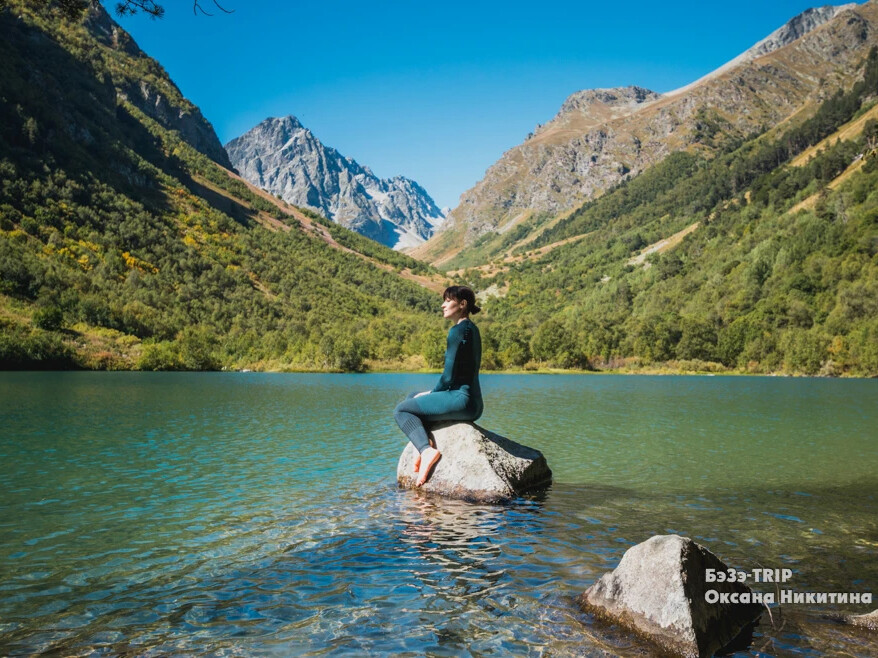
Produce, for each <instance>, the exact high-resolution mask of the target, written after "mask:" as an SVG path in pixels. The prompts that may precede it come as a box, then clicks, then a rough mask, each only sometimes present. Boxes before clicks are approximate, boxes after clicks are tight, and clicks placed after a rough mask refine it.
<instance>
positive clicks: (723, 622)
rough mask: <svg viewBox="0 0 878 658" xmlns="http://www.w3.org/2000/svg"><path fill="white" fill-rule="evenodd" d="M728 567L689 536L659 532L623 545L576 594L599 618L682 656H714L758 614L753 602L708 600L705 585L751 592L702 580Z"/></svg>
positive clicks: (720, 590)
mask: <svg viewBox="0 0 878 658" xmlns="http://www.w3.org/2000/svg"><path fill="white" fill-rule="evenodd" d="M707 569H715V570H717V571H720V572H725V571H726V570H727V569H728V567H727V566H726V565H725V564H723V563H722V562H721V561H720V560H719V558H717V557H716V556H715V555H714V554H713V553H711V552H710V551H708V550H707V549H706V548H704V547H703V546H700V545H699V544H696V543H695V542H694V541H692V540H691V539H689V538H687V537H679V536H677V535H657V536H655V537H652V538H650V539H648V540H647V541H645V542H643V543H640V544H637V546H633V547H632V548H629V549H628V550H627V551H625V555H623V556H622V560H621V561H620V562H619V566H618V567H616V569H615V570H614V571H612V572H610V573H606V574H604V575H603V576H601V578H600V580H598V581H597V582H596V583H595V584H594V585H592V586H591V587H590V588H588V589H587V590H586V591H585V593H584V594H583V595H582V596H580V597H579V603H580V605H581V606H582V607H583V608H584V609H585V610H587V611H588V612H592V613H594V614H595V615H596V616H598V617H599V618H602V619H605V620H608V621H611V622H613V623H617V624H620V625H621V626H624V627H626V628H628V629H630V630H632V631H634V632H635V633H637V634H638V635H641V636H645V637H646V638H647V639H649V640H651V641H653V642H655V643H657V644H658V645H660V646H661V647H662V648H663V649H664V650H665V651H669V652H671V653H673V654H677V655H682V656H712V655H713V654H714V653H715V652H716V651H718V650H719V649H721V648H723V647H725V646H726V645H728V644H729V643H731V642H732V641H733V640H736V639H737V638H738V636H739V635H740V634H741V632H742V631H746V629H747V627H748V626H750V625H751V622H753V620H755V619H756V618H758V616H759V614H760V612H761V611H762V606H761V605H759V604H753V603H722V602H717V603H708V602H707V601H706V600H705V594H706V593H707V591H708V590H714V591H716V592H717V593H720V594H722V593H727V594H732V593H736V594H737V595H738V596H739V597H740V595H741V594H744V593H750V592H751V590H750V588H749V587H747V586H746V585H744V584H742V583H737V582H736V583H728V582H725V583H717V582H711V583H708V582H705V572H706V570H707Z"/></svg>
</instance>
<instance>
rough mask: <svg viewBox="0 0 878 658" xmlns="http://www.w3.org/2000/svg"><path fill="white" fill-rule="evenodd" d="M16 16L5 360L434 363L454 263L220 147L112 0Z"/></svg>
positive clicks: (9, 90) (8, 87) (3, 64)
mask: <svg viewBox="0 0 878 658" xmlns="http://www.w3.org/2000/svg"><path fill="white" fill-rule="evenodd" d="M107 26H109V27H107ZM0 31H2V34H3V35H4V38H3V39H2V40H0V97H2V98H0V100H2V102H0V367H4V368H22V367H24V368H39V367H48V368H59V367H65V368H66V367H87V368H142V369H168V368H171V369H212V368H220V367H230V368H231V367H249V368H274V369H279V368H300V369H348V370H350V369H361V368H363V367H365V366H366V364H367V363H370V362H372V361H375V362H379V363H402V362H405V361H407V362H408V363H409V365H414V366H415V367H417V366H418V365H423V364H424V363H425V357H424V356H423V354H424V352H425V350H426V348H425V347H424V346H425V345H430V344H432V342H433V340H434V339H435V336H436V335H440V336H441V334H442V328H441V324H442V323H441V319H440V318H438V317H437V314H436V312H435V311H436V305H437V295H436V293H435V292H434V290H435V288H436V287H438V286H439V285H441V284H442V283H443V282H444V281H443V280H442V279H441V277H436V276H435V274H434V273H432V272H431V271H430V270H429V268H426V267H425V266H423V265H422V264H420V263H417V262H416V261H413V260H411V259H410V258H407V257H405V256H404V255H402V254H400V253H398V252H394V251H392V250H390V249H387V248H386V247H382V246H381V245H378V244H376V243H375V242H373V241H371V240H368V239H367V238H364V237H362V236H360V235H358V234H356V233H353V232H351V231H349V230H347V229H345V228H343V227H341V226H338V225H336V224H334V223H332V222H330V221H328V220H326V219H324V218H322V217H320V216H318V215H316V214H314V213H310V212H309V211H300V210H298V209H295V208H293V207H290V206H287V205H286V204H283V203H281V202H279V201H277V200H276V199H268V198H267V196H266V195H265V193H263V192H261V191H258V190H254V189H253V188H252V187H250V186H248V185H247V184H246V183H245V182H244V181H242V180H240V179H239V178H238V177H236V176H235V175H234V174H232V172H230V171H229V170H228V169H226V168H224V167H223V166H221V165H220V164H218V163H217V162H215V161H214V160H212V159H211V157H209V156H216V157H217V159H218V160H220V161H221V162H222V161H224V158H222V157H220V155H221V154H218V153H217V152H216V151H215V146H216V145H217V142H216V141H215V137H214V138H213V139H211V135H212V130H210V129H209V124H207V123H206V122H203V120H201V119H199V117H200V113H197V108H193V107H192V106H191V105H188V104H187V103H186V102H185V101H184V100H183V99H182V96H179V95H175V92H174V90H176V87H175V86H174V85H173V83H172V82H171V81H170V80H169V79H168V78H167V76H166V74H165V73H164V71H163V70H162V69H161V67H160V66H159V65H158V64H157V63H155V62H154V61H152V60H150V59H149V58H147V57H146V56H145V55H143V53H142V52H141V51H140V50H139V49H137V47H136V45H135V44H133V42H132V41H131V40H130V37H128V36H127V35H126V34H125V33H124V31H122V30H121V28H119V27H118V26H116V25H114V24H113V23H112V19H110V18H109V16H107V15H106V13H105V12H104V10H103V9H102V7H101V6H100V5H99V4H98V3H94V4H93V5H92V6H91V8H90V9H89V12H88V14H87V15H86V16H85V17H84V18H83V20H82V21H74V22H70V21H67V20H65V19H64V18H63V17H62V15H61V14H60V13H58V12H57V11H55V10H53V9H51V7H49V8H46V7H44V6H41V5H35V4H33V3H26V2H19V1H15V2H8V3H7V5H6V8H5V9H3V10H0ZM108 35H112V38H110V37H108ZM138 76H142V77H141V78H140V79H139V80H138ZM132 89H136V90H141V91H138V92H137V94H138V95H137V96H133V95H132V94H133V92H132ZM176 93H177V94H178V92H176ZM159 98H161V99H164V100H163V101H158V100H157V99H159ZM143 99H151V100H150V101H149V102H148V107H147V108H146V109H147V110H149V112H147V111H145V110H142V109H141V107H140V104H141V102H146V101H143ZM156 108H158V109H156ZM181 122H182V123H181ZM187 125H188V126H190V128H191V129H189V128H187ZM196 147H197V148H196ZM226 164H228V163H227V161H226ZM406 277H408V278H406ZM426 353H427V355H428V356H429V357H430V359H428V361H429V360H432V359H433V354H432V351H429V350H427V351H426Z"/></svg>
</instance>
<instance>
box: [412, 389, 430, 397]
mask: <svg viewBox="0 0 878 658" xmlns="http://www.w3.org/2000/svg"><path fill="white" fill-rule="evenodd" d="M432 392H433V391H424V392H423V393H418V394H417V395H416V396H415V397H416V398H419V397H421V396H422V395H429V394H430V393H432Z"/></svg>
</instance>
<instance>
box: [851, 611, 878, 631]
mask: <svg viewBox="0 0 878 658" xmlns="http://www.w3.org/2000/svg"><path fill="white" fill-rule="evenodd" d="M845 621H847V623H849V624H851V625H853V626H862V627H863V628H868V629H869V630H872V631H878V610H873V611H872V612H870V613H868V614H865V615H851V616H850V617H847V619H846V620H845Z"/></svg>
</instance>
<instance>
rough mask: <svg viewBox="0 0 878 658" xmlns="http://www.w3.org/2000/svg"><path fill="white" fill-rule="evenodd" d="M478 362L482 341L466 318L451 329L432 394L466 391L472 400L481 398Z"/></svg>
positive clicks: (473, 325)
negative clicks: (443, 367) (440, 375)
mask: <svg viewBox="0 0 878 658" xmlns="http://www.w3.org/2000/svg"><path fill="white" fill-rule="evenodd" d="M481 362H482V337H481V336H480V335H479V328H478V327H477V326H476V325H475V324H474V323H473V321H472V320H470V319H469V318H467V319H465V320H463V321H462V322H458V323H457V324H455V325H453V326H452V327H451V329H449V330H448V340H447V343H446V347H445V369H444V370H443V371H442V377H440V378H439V383H438V384H436V387H435V388H434V389H433V391H432V392H433V393H436V392H438V391H454V390H458V389H467V392H468V393H469V395H470V396H471V397H481V396H482V389H481V388H480V387H479V365H480V364H481Z"/></svg>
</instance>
